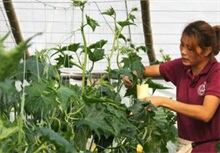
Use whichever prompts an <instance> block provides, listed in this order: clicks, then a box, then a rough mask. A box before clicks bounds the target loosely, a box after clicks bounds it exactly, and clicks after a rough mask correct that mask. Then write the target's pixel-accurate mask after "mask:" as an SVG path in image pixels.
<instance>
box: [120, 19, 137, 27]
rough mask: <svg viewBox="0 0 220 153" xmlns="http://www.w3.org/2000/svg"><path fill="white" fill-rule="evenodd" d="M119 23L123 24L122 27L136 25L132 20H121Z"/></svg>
mask: <svg viewBox="0 0 220 153" xmlns="http://www.w3.org/2000/svg"><path fill="white" fill-rule="evenodd" d="M118 24H119V25H120V26H121V27H125V26H129V25H136V24H134V23H132V22H130V21H127V20H126V21H119V22H118Z"/></svg>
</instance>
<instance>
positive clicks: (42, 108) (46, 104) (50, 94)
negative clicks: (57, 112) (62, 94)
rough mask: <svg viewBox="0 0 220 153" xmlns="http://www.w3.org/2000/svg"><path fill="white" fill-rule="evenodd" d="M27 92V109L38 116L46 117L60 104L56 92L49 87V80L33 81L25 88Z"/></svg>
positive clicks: (29, 112) (28, 112)
mask: <svg viewBox="0 0 220 153" xmlns="http://www.w3.org/2000/svg"><path fill="white" fill-rule="evenodd" d="M25 92H26V95H27V96H26V103H25V110H26V112H27V114H32V115H34V116H35V117H36V118H43V117H46V116H47V115H49V114H50V113H52V110H53V109H55V108H56V106H58V103H57V101H56V93H55V92H54V91H53V90H52V89H50V88H48V83H47V82H39V83H37V82H33V83H32V84H31V85H30V86H27V87H26V88H25Z"/></svg>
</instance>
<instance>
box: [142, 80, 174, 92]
mask: <svg viewBox="0 0 220 153" xmlns="http://www.w3.org/2000/svg"><path fill="white" fill-rule="evenodd" d="M145 83H147V84H148V85H149V87H150V88H152V89H153V91H152V92H153V93H154V92H155V91H156V89H171V87H166V86H164V85H163V84H159V83H155V82H153V81H152V79H147V80H146V82H145Z"/></svg>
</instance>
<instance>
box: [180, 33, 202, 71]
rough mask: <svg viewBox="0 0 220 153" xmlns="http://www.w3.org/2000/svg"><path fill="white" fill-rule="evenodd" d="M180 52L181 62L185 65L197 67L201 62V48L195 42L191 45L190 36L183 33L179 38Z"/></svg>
mask: <svg viewBox="0 0 220 153" xmlns="http://www.w3.org/2000/svg"><path fill="white" fill-rule="evenodd" d="M180 53H181V56H182V63H183V64H184V65H185V66H191V67H197V66H199V65H200V64H201V63H203V61H204V58H205V56H204V55H203V54H202V49H201V48H200V47H199V46H198V44H197V43H196V44H195V46H194V47H192V41H191V38H190V37H189V36H187V35H183V36H182V38H181V40H180Z"/></svg>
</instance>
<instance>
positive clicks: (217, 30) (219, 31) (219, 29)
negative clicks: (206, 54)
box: [213, 25, 220, 55]
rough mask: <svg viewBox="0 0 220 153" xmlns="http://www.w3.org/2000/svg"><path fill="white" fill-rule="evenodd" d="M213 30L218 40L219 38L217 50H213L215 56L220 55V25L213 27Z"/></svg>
mask: <svg viewBox="0 0 220 153" xmlns="http://www.w3.org/2000/svg"><path fill="white" fill-rule="evenodd" d="M213 29H214V31H215V33H216V38H217V39H216V45H215V48H214V49H213V54H214V55H218V53H219V51H220V26H219V25H216V26H213Z"/></svg>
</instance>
